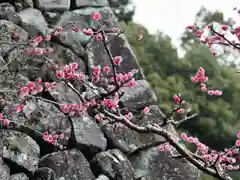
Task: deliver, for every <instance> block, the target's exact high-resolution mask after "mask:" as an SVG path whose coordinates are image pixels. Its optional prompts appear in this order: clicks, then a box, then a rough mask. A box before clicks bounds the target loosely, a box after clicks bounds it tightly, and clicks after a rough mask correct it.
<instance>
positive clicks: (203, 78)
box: [191, 67, 223, 96]
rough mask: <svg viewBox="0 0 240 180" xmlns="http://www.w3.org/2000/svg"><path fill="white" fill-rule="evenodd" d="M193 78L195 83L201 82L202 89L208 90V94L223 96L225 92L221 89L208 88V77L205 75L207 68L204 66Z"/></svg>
mask: <svg viewBox="0 0 240 180" xmlns="http://www.w3.org/2000/svg"><path fill="white" fill-rule="evenodd" d="M191 80H192V82H193V83H199V82H200V83H201V84H200V85H201V91H202V92H203V93H205V92H207V93H208V95H216V96H221V95H222V94H223V92H222V91H220V90H207V86H206V84H204V83H205V82H207V80H208V77H207V76H206V75H205V69H203V68H202V67H200V68H199V70H198V71H197V73H196V75H195V76H193V77H191Z"/></svg>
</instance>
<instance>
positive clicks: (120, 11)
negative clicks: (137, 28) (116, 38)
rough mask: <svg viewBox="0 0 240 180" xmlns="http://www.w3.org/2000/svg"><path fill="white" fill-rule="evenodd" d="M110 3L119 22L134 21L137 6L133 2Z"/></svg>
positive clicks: (125, 0)
mask: <svg viewBox="0 0 240 180" xmlns="http://www.w3.org/2000/svg"><path fill="white" fill-rule="evenodd" d="M108 3H109V5H110V7H111V8H112V11H113V13H114V14H115V16H116V17H117V18H118V20H119V21H124V22H126V23H128V22H129V21H132V18H133V15H134V12H135V6H134V5H133V3H132V1H131V0H108Z"/></svg>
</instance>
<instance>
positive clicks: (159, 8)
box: [133, 0, 240, 47]
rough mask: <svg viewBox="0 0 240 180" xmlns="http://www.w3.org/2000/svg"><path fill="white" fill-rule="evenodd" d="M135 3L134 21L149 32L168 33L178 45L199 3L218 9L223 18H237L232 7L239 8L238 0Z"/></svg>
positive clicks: (161, 0) (174, 0) (166, 0)
mask: <svg viewBox="0 0 240 180" xmlns="http://www.w3.org/2000/svg"><path fill="white" fill-rule="evenodd" d="M133 2H134V4H135V5H136V13H135V16H134V19H133V20H134V21H135V22H137V23H139V24H142V25H144V26H145V27H146V28H147V29H148V30H149V32H151V33H154V32H156V31H157V30H160V31H162V32H164V33H166V34H167V35H169V36H170V37H171V38H172V40H173V43H174V44H175V45H177V47H178V44H179V43H178V39H179V37H180V35H181V34H182V32H183V31H184V29H185V27H186V26H187V25H191V24H193V23H194V19H195V15H196V13H197V12H198V11H199V9H200V8H201V5H203V6H204V7H206V8H207V9H209V10H211V11H212V10H220V11H221V12H223V13H224V16H225V18H228V17H232V18H234V20H235V21H237V20H238V22H239V25H240V16H239V15H238V14H237V12H236V11H233V8H234V7H237V8H240V0H133Z"/></svg>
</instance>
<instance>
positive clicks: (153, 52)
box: [121, 8, 240, 180]
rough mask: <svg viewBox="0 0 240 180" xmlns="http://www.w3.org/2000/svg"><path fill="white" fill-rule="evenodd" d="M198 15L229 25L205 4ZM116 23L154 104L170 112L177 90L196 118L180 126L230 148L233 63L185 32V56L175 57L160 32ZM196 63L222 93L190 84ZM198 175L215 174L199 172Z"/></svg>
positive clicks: (235, 123)
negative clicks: (140, 36) (213, 93)
mask: <svg viewBox="0 0 240 180" xmlns="http://www.w3.org/2000/svg"><path fill="white" fill-rule="evenodd" d="M198 16H199V17H201V18H202V19H203V22H202V23H205V24H207V23H209V22H212V21H218V22H221V23H224V24H226V23H228V21H224V17H223V15H222V13H221V12H215V13H211V12H209V11H207V10H206V9H205V8H202V9H201V10H200V11H199V13H198V14H197V17H196V19H197V18H198ZM199 22H200V20H199ZM121 27H122V28H123V30H125V35H126V36H127V38H128V41H129V43H130V45H131V47H132V49H133V51H134V53H135V54H136V56H137V59H138V61H139V63H140V65H141V67H142V69H143V71H144V74H145V75H146V78H147V80H148V82H149V83H150V85H151V87H152V88H153V89H154V91H155V92H156V95H157V96H158V99H159V100H160V104H159V106H160V108H161V109H162V110H163V112H164V113H169V112H170V111H171V110H172V108H173V107H174V104H173V95H174V94H176V93H181V94H182V95H183V97H184V99H185V100H186V101H187V102H188V103H189V106H190V107H191V109H192V113H199V116H198V117H196V118H194V119H192V120H190V121H188V122H186V123H185V124H183V125H182V130H183V131H185V132H188V133H189V134H191V135H192V136H196V137H198V138H199V139H200V141H201V142H203V143H205V144H207V145H208V146H210V147H211V148H212V149H216V150H223V148H225V147H231V146H232V144H233V141H234V140H235V139H236V137H235V134H236V133H237V132H238V131H239V129H240V121H239V119H240V111H239V104H240V99H239V98H238V97H240V83H239V76H240V74H236V73H234V72H235V71H236V69H235V66H233V65H232V66H231V67H230V66H227V65H226V64H225V63H220V61H219V57H214V56H213V55H212V53H211V52H210V51H209V49H208V47H206V46H205V45H204V44H200V43H199V42H196V41H192V40H191V39H194V38H193V37H194V36H192V34H191V33H189V32H187V31H186V32H185V33H184V34H183V39H184V40H183V41H182V46H183V47H188V48H185V51H186V54H185V56H184V57H183V58H179V56H178V54H177V49H176V48H175V47H174V46H173V45H172V43H171V38H170V37H168V36H166V35H165V34H163V33H161V32H157V33H156V34H154V35H152V34H149V32H148V31H147V29H146V28H144V27H143V26H141V25H139V24H135V23H133V22H129V23H128V24H126V23H124V22H122V23H121ZM139 29H142V31H143V39H142V40H141V41H139V40H138V39H137V36H138V32H139ZM222 58H223V57H222ZM223 62H224V61H223ZM199 67H203V68H205V70H206V74H207V76H208V77H209V81H208V82H207V83H206V84H207V87H208V88H209V89H213V90H214V89H216V88H217V89H220V90H222V91H223V95H222V96H221V97H216V96H209V95H207V94H204V93H202V92H201V89H200V88H199V85H196V84H194V83H192V82H191V80H190V78H191V76H193V75H194V74H195V73H196V71H197V70H198V68H199ZM176 117H177V118H178V116H176ZM235 174H236V175H235V176H234V179H236V180H240V178H239V173H235ZM235 177H236V178H235ZM201 179H202V180H213V179H214V178H212V177H209V176H205V175H204V176H202V177H201Z"/></svg>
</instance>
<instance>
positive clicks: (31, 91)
mask: <svg viewBox="0 0 240 180" xmlns="http://www.w3.org/2000/svg"><path fill="white" fill-rule="evenodd" d="M55 86H56V83H55V82H52V83H49V82H44V83H42V80H41V79H40V78H38V79H37V80H36V81H35V82H28V84H27V85H26V86H23V87H21V89H20V97H21V98H24V97H26V96H28V95H36V94H38V93H40V92H42V91H43V90H45V91H50V90H52V89H54V88H55Z"/></svg>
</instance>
